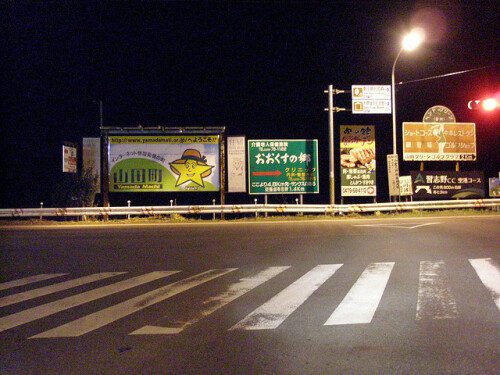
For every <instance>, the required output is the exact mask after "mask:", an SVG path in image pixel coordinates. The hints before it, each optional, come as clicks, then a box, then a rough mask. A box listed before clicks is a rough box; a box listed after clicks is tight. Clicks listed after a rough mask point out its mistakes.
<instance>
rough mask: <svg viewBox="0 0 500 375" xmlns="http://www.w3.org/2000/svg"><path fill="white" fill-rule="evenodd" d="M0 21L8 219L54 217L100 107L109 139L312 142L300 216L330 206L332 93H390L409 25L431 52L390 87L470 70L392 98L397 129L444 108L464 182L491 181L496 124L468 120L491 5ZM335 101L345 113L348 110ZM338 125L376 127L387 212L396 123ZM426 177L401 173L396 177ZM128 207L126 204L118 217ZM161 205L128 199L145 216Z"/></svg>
mask: <svg viewBox="0 0 500 375" xmlns="http://www.w3.org/2000/svg"><path fill="white" fill-rule="evenodd" d="M0 7H1V9H0V14H1V15H0V19H1V24H2V32H1V36H0V38H1V41H2V43H1V45H2V47H1V52H2V58H1V62H0V64H1V68H2V69H1V74H2V93H1V108H2V110H1V119H0V121H1V126H2V137H1V139H2V140H1V146H2V151H1V154H2V166H3V167H2V195H1V200H0V205H1V207H37V206H39V202H40V201H44V202H45V206H46V207H47V206H50V204H51V202H50V191H51V189H52V186H53V184H54V183H55V182H56V181H57V180H58V179H60V178H61V175H62V173H61V172H60V171H61V168H62V167H61V147H62V143H63V141H73V142H77V143H80V145H81V138H82V137H97V136H99V105H98V101H99V100H102V101H103V104H104V125H105V126H120V127H126V126H137V125H139V124H141V125H143V126H157V125H163V126H225V127H226V132H227V135H246V136H247V137H248V138H250V139H259V138H276V139H279V138H281V139H283V138H285V139H287V138H290V139H295V138H296V139H303V138H307V139H319V156H320V194H319V195H315V196H307V197H306V198H305V202H306V203H307V202H310V203H327V202H328V116H327V113H326V112H324V108H325V107H326V106H327V96H326V94H324V93H323V90H325V89H326V88H327V86H328V84H333V85H334V87H335V88H339V89H350V86H351V85H352V84H365V85H366V84H390V81H391V68H392V64H393V62H394V59H395V57H396V54H397V52H398V50H399V48H400V40H401V37H402V35H403V34H404V33H405V32H407V31H409V30H410V29H411V27H412V26H414V25H419V26H423V27H424V28H425V29H426V32H427V35H428V39H427V41H426V43H425V44H424V45H422V46H421V47H420V48H419V49H418V50H417V51H415V52H412V53H411V54H410V53H405V54H403V55H402V56H401V58H400V60H399V61H398V64H397V68H396V81H397V82H408V81H412V80H418V79H421V78H426V77H433V76H438V75H443V74H447V73H451V72H457V71H464V70H473V71H471V72H468V73H465V74H460V75H454V76H449V77H442V78H438V79H432V80H425V81H419V82H410V83H404V84H401V85H398V86H397V91H396V96H397V108H398V112H397V115H398V117H397V120H398V128H399V129H400V126H401V122H402V121H417V122H420V121H422V117H423V115H424V113H425V111H426V110H427V109H428V108H430V107H431V106H433V105H437V104H441V105H445V106H447V107H448V108H450V109H451V110H452V111H453V112H454V114H455V116H456V118H457V121H458V122H475V123H476V131H477V137H478V140H477V141H478V145H477V151H478V161H477V162H468V163H465V162H464V163H461V169H464V170H483V171H485V177H494V176H496V177H498V171H499V169H500V156H499V154H500V153H499V151H498V145H499V135H498V134H499V131H498V129H499V128H498V123H499V121H498V110H497V111H495V112H493V113H488V114H485V113H483V112H481V111H469V110H468V109H467V102H468V101H469V100H471V99H476V98H482V97H484V96H488V95H492V94H498V92H499V90H498V87H499V79H498V77H499V74H498V62H499V59H498V25H499V24H500V22H499V8H500V5H499V2H498V1H495V0H492V1H487V0H484V1H471V0H468V1H404V2H402V1H354V0H353V1H279V2H271V1H252V2H242V1H231V2H215V1H189V2H188V1H186V2H175V1H132V0H131V1H96V2H94V1H36V2H35V1H22V0H21V1H3V2H2V4H1V5H0ZM336 101H337V102H338V104H339V105H341V106H346V107H349V106H350V96H349V95H339V96H337V97H336ZM335 122H336V124H337V125H341V124H373V125H375V126H376V132H377V154H378V156H379V161H378V164H377V167H378V185H379V191H380V193H379V198H378V199H379V201H386V200H387V192H386V185H387V177H386V169H385V154H386V153H388V152H389V151H391V148H392V125H391V124H392V123H391V115H352V114H350V113H340V114H337V115H336V117H335ZM398 134H399V135H400V134H401V133H400V132H399V133H398ZM337 136H338V135H337ZM399 145H400V147H401V143H399ZM337 153H338V148H337ZM418 166H419V164H417V163H408V162H406V163H403V164H402V165H401V166H400V168H401V174H405V173H407V172H408V171H409V170H415V169H418ZM428 168H429V169H449V170H453V169H454V168H455V164H454V163H447V164H446V163H444V164H441V165H436V164H434V165H433V164H430V163H429V166H428ZM337 190H338V188H337ZM184 194H186V193H184ZM127 199H128V197H127V195H126V194H124V193H121V195H120V194H118V196H115V197H112V204H113V205H125V204H126V203H125V202H126V200H127ZM167 199H169V197H168V194H167V195H166V194H161V195H158V194H157V195H156V196H151V195H149V196H146V195H143V196H139V197H137V196H134V202H135V203H136V204H140V203H144V204H145V203H148V204H150V203H156V204H165V202H167ZM273 199H274V201H276V202H280V203H281V202H282V201H286V200H288V203H290V202H292V198H291V197H273ZM280 199H281V201H280ZM337 199H339V196H337ZM141 200H142V201H141ZM183 200H184V202H188V201H192V200H195V201H196V200H197V202H198V203H203V202H205V200H206V201H207V202H205V203H208V202H211V197H210V199H208V198H207V197H203V194H201V195H198V196H196V197H195V198H192V197H189V198H187V197H186V196H185V195H184V196H182V195H180V197H179V204H182V203H183ZM227 200H228V201H229V202H230V203H231V202H235V201H236V202H238V203H250V202H253V197H249V196H245V195H241V196H238V197H234V196H233V197H230V196H229V197H228V199H227Z"/></svg>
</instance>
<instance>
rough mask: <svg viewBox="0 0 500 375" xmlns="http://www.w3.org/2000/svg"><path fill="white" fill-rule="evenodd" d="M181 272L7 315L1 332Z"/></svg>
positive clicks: (151, 275)
mask: <svg viewBox="0 0 500 375" xmlns="http://www.w3.org/2000/svg"><path fill="white" fill-rule="evenodd" d="M177 272H180V271H155V272H151V273H148V274H145V275H141V276H137V277H133V278H131V279H127V280H123V281H119V282H117V283H115V284H111V285H107V286H103V287H101V288H97V289H94V290H89V291H87V292H84V293H80V294H77V295H74V296H69V297H66V298H63V299H60V300H57V301H53V302H50V303H46V304H44V305H40V306H36V307H33V308H31V309H27V310H23V311H21V312H18V313H16V314H12V315H7V316H4V317H1V318H0V332H3V331H5V330H7V329H10V328H14V327H17V326H20V325H22V324H25V323H29V322H33V321H35V320H38V319H41V318H44V317H46V316H49V315H52V314H55V313H58V312H60V311H64V310H67V309H70V308H72V307H75V306H80V305H83V304H85V303H87V302H91V301H95V300H97V299H100V298H103V297H107V296H109V295H111V294H115V293H118V292H122V291H124V290H127V289H130V288H133V287H136V286H138V285H141V284H145V283H148V282H151V281H153V280H156V279H160V278H162V277H166V276H169V275H172V274H174V273H177Z"/></svg>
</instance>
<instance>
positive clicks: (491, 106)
mask: <svg viewBox="0 0 500 375" xmlns="http://www.w3.org/2000/svg"><path fill="white" fill-rule="evenodd" d="M497 105H498V104H497V101H496V99H495V98H488V99H485V100H483V102H482V106H483V109H484V110H485V111H493V110H495V109H496V108H497Z"/></svg>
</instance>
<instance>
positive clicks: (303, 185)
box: [247, 139, 319, 194]
mask: <svg viewBox="0 0 500 375" xmlns="http://www.w3.org/2000/svg"><path fill="white" fill-rule="evenodd" d="M247 144H248V191H249V193H250V194H304V193H318V192H319V171H318V141H317V140H316V139H314V140H295V139H293V140H292V139H279V140H277V139H273V140H271V139H260V140H249V141H248V143H247Z"/></svg>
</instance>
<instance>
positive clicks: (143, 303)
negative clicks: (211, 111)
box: [0, 258, 500, 339]
mask: <svg viewBox="0 0 500 375" xmlns="http://www.w3.org/2000/svg"><path fill="white" fill-rule="evenodd" d="M464 262H465V263H467V267H468V269H469V270H470V271H469V272H470V274H474V275H477V276H478V277H479V279H480V281H481V282H482V284H481V283H477V284H476V286H474V287H475V288H477V285H481V287H485V288H486V289H487V290H488V292H489V294H491V296H492V299H493V302H494V303H495V304H496V306H497V307H498V309H499V310H500V269H499V267H498V265H497V264H496V263H495V262H494V261H493V260H492V259H490V258H482V259H468V262H467V261H466V260H464ZM469 264H470V265H469ZM471 266H472V267H471ZM341 267H343V273H345V272H347V271H348V270H349V269H350V267H348V266H344V265H342V264H323V265H318V266H316V267H313V268H312V269H311V270H309V271H308V272H306V273H305V274H302V276H300V275H298V276H297V277H298V278H297V279H295V281H293V282H292V283H291V284H289V285H288V286H286V287H285V288H284V289H281V290H280V291H277V292H276V294H275V295H274V297H272V298H270V299H269V300H268V301H267V302H265V303H263V304H262V305H260V306H253V307H252V308H253V311H252V312H251V313H250V314H248V315H246V316H244V317H243V319H241V317H239V319H241V320H240V321H239V322H238V323H236V324H234V325H233V326H226V327H223V329H224V330H229V331H236V330H239V331H247V330H273V329H276V328H278V327H279V326H280V325H281V324H282V323H283V322H284V321H285V320H287V319H289V320H290V321H293V319H294V318H293V316H292V314H293V312H294V311H296V310H297V309H298V308H299V307H300V306H302V305H303V304H305V303H306V302H307V300H308V299H309V298H310V297H311V296H312V295H313V294H314V293H315V291H316V290H318V289H319V288H320V287H322V286H323V287H324V288H326V284H325V283H326V281H327V280H329V279H330V278H332V282H335V281H338V278H339V277H341V273H338V274H336V272H337V271H338V270H339V269H340V268H341ZM346 267H347V268H346ZM402 269H404V267H399V268H398V267H397V264H396V263H394V262H380V263H371V264H369V265H368V266H367V267H366V269H365V270H364V271H363V272H362V273H361V275H359V276H357V279H356V280H355V281H354V283H353V285H352V286H351V287H350V289H349V291H348V292H347V294H346V295H345V296H343V299H342V301H341V302H340V303H339V304H338V306H336V307H335V306H327V305H325V306H323V307H322V311H323V312H327V313H328V314H331V315H330V317H329V318H328V319H327V320H326V322H325V323H324V326H339V325H344V326H346V325H352V326H353V328H354V327H355V325H358V324H369V323H371V324H374V323H373V317H374V316H376V315H375V314H376V312H377V309H378V308H379V305H380V303H381V301H382V299H383V298H384V295H385V293H386V289H387V288H388V286H390V285H394V281H395V280H396V279H394V280H393V283H392V284H391V283H389V280H390V279H391V275H392V274H395V273H396V271H397V273H396V274H397V275H400V274H401V272H402ZM237 270H238V268H226V269H211V270H208V271H205V272H202V273H199V274H195V275H192V276H188V277H185V278H183V279H181V280H179V281H175V282H171V283H169V284H166V285H164V286H161V287H159V288H156V289H153V290H151V288H152V287H151V286H150V287H149V289H150V291H148V292H144V293H142V294H139V295H137V293H134V291H133V289H134V288H135V287H139V286H141V285H145V284H148V283H150V282H152V281H155V280H160V279H162V278H165V277H167V276H171V275H174V274H176V273H179V272H181V271H180V270H179V271H155V272H150V273H147V274H143V275H138V276H135V277H131V278H128V279H124V280H122V281H119V282H115V283H112V282H111V281H109V280H108V279H110V278H112V277H116V276H119V275H123V274H125V273H126V272H103V273H96V274H91V275H87V276H82V277H78V278H75V279H71V280H66V281H62V282H54V281H51V282H52V284H50V285H48V286H42V287H39V288H36V287H35V288H33V289H31V290H28V291H22V292H19V293H13V294H11V295H7V296H4V297H0V308H1V310H0V313H2V310H3V309H5V308H8V310H5V311H9V313H8V314H7V315H6V314H5V311H4V312H3V316H2V315H0V333H1V332H4V331H7V330H10V329H13V328H15V327H18V326H21V325H23V324H26V323H30V322H34V321H37V320H39V319H42V318H46V317H48V316H51V315H53V314H56V313H60V312H63V311H66V310H68V309H71V308H73V307H77V306H80V305H83V304H86V303H89V302H92V301H97V300H103V299H104V298H105V297H109V296H111V295H114V294H117V293H122V292H123V293H125V292H126V291H129V292H128V293H130V294H134V295H136V296H135V297H133V298H130V297H126V298H127V299H125V298H123V297H122V298H121V300H122V301H123V302H118V303H116V304H114V305H112V306H110V307H107V308H104V309H101V310H97V311H95V312H91V313H89V314H88V315H84V316H81V315H80V317H77V319H75V320H72V321H70V322H68V323H65V324H62V325H59V326H57V325H56V326H55V327H54V328H51V329H49V330H46V331H44V332H41V333H39V334H36V335H34V336H31V337H30V338H31V339H40V338H45V339H47V338H53V339H55V338H64V337H78V336H82V335H84V334H86V333H89V332H92V331H94V330H97V329H99V328H102V327H104V326H106V325H108V324H110V323H112V322H115V321H117V320H119V319H122V318H124V317H126V316H129V315H131V314H134V313H136V312H138V311H140V310H142V309H146V308H148V307H150V306H153V305H155V304H158V303H160V302H162V301H165V300H167V299H169V298H171V297H173V296H175V295H178V294H180V293H183V292H187V291H188V290H190V289H192V288H195V287H197V286H199V285H201V284H204V283H207V282H209V281H211V280H215V279H218V278H220V277H221V276H224V275H226V274H229V273H231V272H234V271H237ZM284 271H287V273H286V274H287V275H293V272H298V271H296V270H295V271H294V270H293V268H292V267H290V266H275V267H267V268H264V269H262V270H260V271H257V272H255V273H253V274H250V275H248V276H245V277H241V278H240V279H239V280H238V279H237V280H235V281H234V282H232V283H227V284H224V285H226V286H225V287H224V290H222V291H220V289H221V286H220V284H218V283H214V284H212V285H211V287H210V288H214V290H215V292H213V293H211V294H210V296H205V297H203V298H201V299H200V300H199V301H200V302H197V304H193V305H192V308H190V309H181V310H180V311H182V313H179V315H180V316H173V315H172V314H171V313H167V314H163V315H164V316H159V317H158V318H156V319H155V321H154V323H153V324H151V323H150V324H146V325H144V326H142V328H138V329H136V330H135V331H133V332H131V333H130V334H131V335H173V334H180V333H181V332H183V331H184V330H186V328H188V327H192V326H193V325H195V324H196V323H199V322H200V321H201V320H202V319H204V318H206V317H208V316H209V315H211V314H213V313H215V312H216V311H218V310H219V309H221V308H223V307H224V306H226V305H228V304H230V303H240V304H245V303H248V298H242V297H243V296H244V295H246V294H247V293H248V292H250V291H253V290H256V289H257V288H264V287H266V286H267V287H266V288H274V286H275V285H276V284H275V282H271V281H270V280H271V279H273V278H274V277H276V276H278V275H280V274H281V273H283V272H284ZM239 272H242V273H245V271H244V269H241V270H240V271H239ZM451 272H453V270H452V269H450V266H449V265H448V264H446V263H445V262H443V261H421V262H420V264H419V267H416V269H415V271H414V275H415V277H416V276H418V285H417V284H416V283H417V281H416V280H417V279H416V278H415V284H414V288H415V289H411V286H410V287H406V293H408V291H409V290H417V287H418V293H417V295H413V293H412V298H415V299H416V315H414V317H415V320H416V321H426V320H428V321H435V320H439V319H454V318H457V317H458V316H459V311H460V310H459V308H458V307H459V306H457V301H456V300H455V298H454V296H453V294H452V288H451V286H453V284H451V279H450V278H449V277H448V275H449V274H450V273H451ZM65 275H68V274H65V273H57V274H56V273H54V274H40V275H35V276H30V277H25V278H22V279H18V280H13V281H8V282H5V283H3V284H0V286H3V289H4V290H7V289H11V288H16V287H18V286H23V285H29V284H35V283H37V282H41V281H44V280H50V279H55V278H57V277H60V276H65ZM236 275H237V273H235V276H236ZM283 275H284V274H283ZM334 275H335V276H334ZM398 277H400V276H398ZM465 277H469V276H465ZM474 277H476V276H474ZM464 280H465V278H464ZM98 281H100V282H103V283H104V282H105V283H111V284H107V285H105V286H101V287H97V288H94V289H92V287H91V285H90V284H91V283H94V282H98ZM226 282H227V281H226ZM455 282H456V281H455ZM224 283H225V282H224ZM77 287H82V288H85V289H87V291H85V292H83V293H76V294H73V295H70V296H67V297H65V298H60V297H59V298H60V299H58V296H57V293H59V292H64V293H66V294H65V295H67V294H68V293H71V289H73V288H77ZM143 288H147V286H145V287H143ZM324 288H323V289H322V290H323V292H324V293H326V294H328V290H327V289H324ZM217 290H219V291H217ZM73 293H75V292H73ZM184 294H186V295H187V298H189V294H188V293H184ZM481 295H482V297H481V298H483V299H484V293H482V294H481ZM42 298H46V299H50V300H51V302H47V303H43V302H40V303H42V304H40V305H37V306H35V307H31V308H25V309H24V310H23V306H25V305H23V304H21V302H24V301H29V300H33V299H39V300H41V299H42ZM124 299H125V300H124ZM403 300H404V299H403ZM406 300H407V301H408V300H409V299H408V298H406ZM238 301H240V302H238ZM33 302H35V303H36V302H37V301H32V303H33ZM491 302H492V301H491V300H489V303H491ZM386 306H388V304H386ZM413 308H414V307H413ZM16 309H21V311H18V312H14V313H10V311H15V310H16ZM399 309H400V307H399V306H394V310H395V311H398V310H399ZM332 310H333V311H332ZM173 313H174V314H175V313H176V312H175V310H173ZM54 319H56V318H54ZM139 327H140V326H139ZM325 329H326V328H325Z"/></svg>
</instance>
